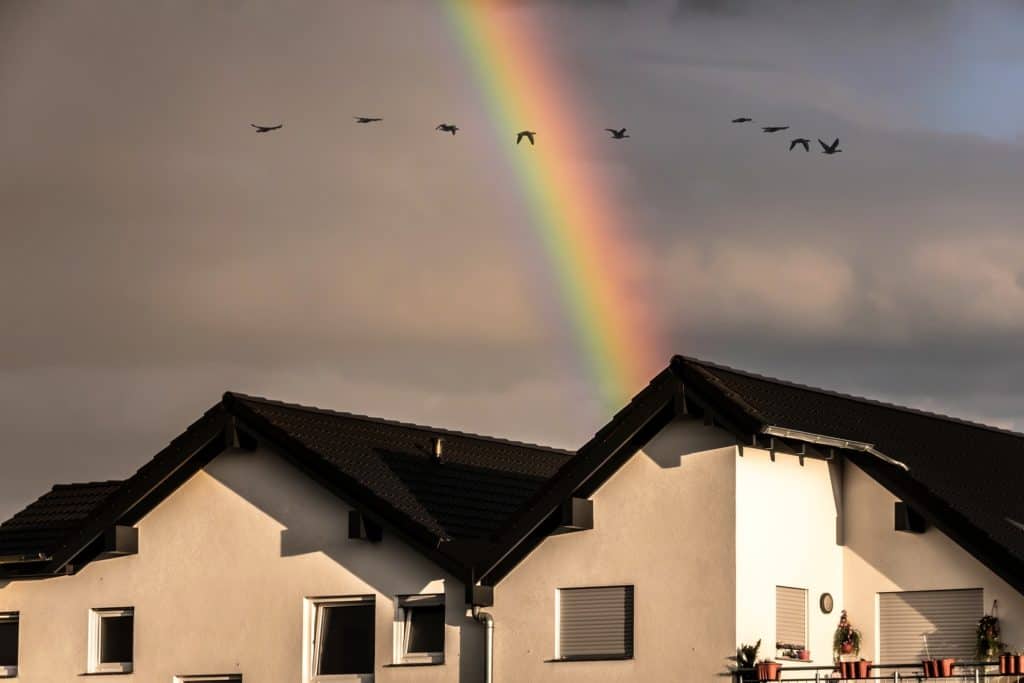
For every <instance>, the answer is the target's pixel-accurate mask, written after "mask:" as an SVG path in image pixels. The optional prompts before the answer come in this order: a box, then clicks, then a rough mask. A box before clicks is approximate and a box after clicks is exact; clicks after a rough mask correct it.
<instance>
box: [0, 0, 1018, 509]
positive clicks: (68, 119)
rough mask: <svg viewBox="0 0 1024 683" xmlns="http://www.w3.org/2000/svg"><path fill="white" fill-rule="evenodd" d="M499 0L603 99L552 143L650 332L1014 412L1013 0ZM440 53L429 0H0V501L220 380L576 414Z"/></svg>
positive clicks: (115, 444)
mask: <svg viewBox="0 0 1024 683" xmlns="http://www.w3.org/2000/svg"><path fill="white" fill-rule="evenodd" d="M500 13H501V14H502V15H503V16H505V17H507V18H509V19H515V18H516V17H517V16H520V15H522V16H528V17H529V19H530V21H531V22H533V23H534V24H535V25H537V26H541V27H543V29H544V33H543V35H542V36H541V38H542V39H543V42H544V47H545V52H546V54H548V55H549V56H550V59H551V60H553V61H552V64H553V68H554V67H555V66H557V73H558V74H560V78H562V79H564V81H565V83H564V85H565V92H566V93H570V94H571V98H572V101H573V102H574V103H575V105H576V106H575V109H574V112H575V115H576V116H578V119H579V122H580V125H581V126H582V125H588V126H589V125H594V124H593V122H600V125H598V126H596V127H595V128H594V130H593V131H591V132H589V133H587V135H590V137H591V138H592V144H591V145H588V146H586V147H585V148H584V150H583V152H582V154H581V158H579V159H576V160H573V163H579V164H584V165H586V166H587V168H589V169H592V170H593V172H594V173H595V175H597V176H599V177H601V178H605V179H607V180H608V182H609V186H610V190H609V192H611V193H612V196H611V199H610V201H614V202H615V203H616V206H617V208H618V210H619V213H620V215H621V216H622V220H623V222H624V225H621V226H619V227H620V229H621V230H622V232H623V234H625V235H627V236H628V240H629V243H630V245H631V248H632V249H633V250H634V251H635V254H634V256H636V258H637V259H639V263H640V264H641V266H642V267H641V269H640V273H641V275H640V278H641V280H642V282H640V283H639V286H638V288H637V296H638V297H644V298H645V300H649V303H650V305H651V307H652V308H653V309H654V310H655V311H656V313H657V316H658V326H657V327H658V329H657V330H655V329H652V331H651V334H652V335H654V334H657V335H658V336H659V337H660V338H659V339H658V340H657V341H658V343H659V346H661V347H663V348H666V349H670V350H671V352H676V353H684V354H687V355H693V356H698V357H701V358H704V359H708V360H713V361H717V362H721V363H724V364H728V365H732V366H735V367H740V368H744V369H748V370H753V371H756V372H760V373H763V374H768V375H772V376H779V377H784V378H787V379H792V380H796V381H800V382H804V383H808V384H812V385H816V386H824V387H827V388H831V389H836V390H840V391H844V392H848V393H853V394H858V395H867V396H871V397H874V398H879V399H882V400H886V401H892V402H896V403H900V404H904V405H911V406H915V407H920V408H924V409H927V410H933V411H937V412H942V413H946V414H953V415H957V416H961V417H965V418H969V419H974V420H979V421H983V422H986V423H989V424H993V425H997V426H1001V427H1006V428H1010V429H1016V430H1024V357H1022V355H1021V353H1020V351H1019V339H1020V338H1021V334H1022V333H1024V228H1022V221H1021V218H1020V216H1021V214H1022V209H1024V197H1022V195H1021V192H1020V189H1019V184H1020V178H1022V177H1024V116H1021V114H1020V112H1021V111H1022V110H1024V43H1022V42H1021V41H1019V40H1018V37H1019V35H1020V34H1021V32H1022V30H1024V9H1022V8H1021V7H1020V6H1019V5H1017V4H1016V3H1012V2H999V1H996V0H993V1H991V2H985V3H957V2H952V1H949V2H946V1H942V0H903V1H901V2H899V3H892V2H881V1H872V0H866V1H864V2H858V3H847V2H841V1H840V0H827V1H826V0H822V1H816V2H811V1H809V0H772V1H771V2H768V1H761V0H757V1H755V0H688V1H671V0H662V1H657V0H651V1H648V2H641V1H639V0H636V1H632V2H630V1H626V0H622V1H616V0H603V1H601V2H590V1H588V2H583V1H582V0H580V1H572V0H560V1H559V0H534V1H530V0H517V1H513V0H509V1H508V2H505V3H501V9H500ZM472 74H473V70H472V65H471V64H469V63H468V61H467V57H466V55H465V54H464V53H463V52H462V51H461V50H460V48H459V45H458V43H457V41H456V38H455V34H454V32H453V29H452V27H451V25H450V24H449V23H448V21H447V19H446V17H445V13H444V12H443V11H442V9H441V6H440V5H439V4H436V3H433V2H425V1H424V0H389V1H388V2H381V1H380V0H366V1H363V0H345V1H344V2H342V1H340V0H339V1H337V2H329V1H326V0H309V1H308V2H304V3H284V2H271V1H269V0H246V1H245V2H240V1H234V0H222V1H220V2H198V1H196V0H152V1H147V2H138V1H137V0H95V1H94V2H90V3H76V2H54V1H51V0H33V2H30V3H29V2H22V3H17V2H7V3H0V102H3V107H2V113H0V123H2V125H0V159H3V163H2V164H0V314H2V319H3V323H4V324H3V331H2V333H0V433H3V435H4V443H3V446H2V448H0V518H6V517H8V516H9V515H10V514H13V513H14V512H15V511H17V510H18V509H20V508H21V507H23V506H24V505H25V504H27V503H28V502H30V501H31V500H32V499H34V498H35V497H37V496H38V495H40V494H42V493H43V492H45V491H46V490H48V489H49V487H50V486H51V485H53V484H55V483H67V482H72V481H91V480H103V479H111V478H123V477H125V476H128V475H129V474H131V473H132V472H134V471H135V469H137V468H138V467H139V466H141V465H142V464H143V463H144V462H145V461H146V460H148V459H149V458H150V457H152V456H153V455H154V454H155V453H156V452H157V451H159V450H160V449H161V448H162V447H163V446H165V445H166V444H167V443H168V442H169V441H170V440H171V439H172V438H174V437H175V436H176V435H177V434H179V433H180V432H182V431H183V430H184V429H185V427H187V426H188V425H189V424H190V423H191V422H192V421H194V420H195V419H198V417H199V416H200V415H201V414H202V413H203V411H204V410H206V409H207V408H209V407H210V406H212V405H214V404H215V403H216V402H217V401H218V400H219V398H220V396H221V394H222V393H223V392H224V391H225V390H233V391H241V392H245V393H250V394H256V395H262V396H269V397H272V398H276V399H280V400H285V401H291V402H297V403H303V404H307V405H318V406H323V407H329V408H334V409H338V410H345V411H350V412H356V413H362V414H369V415H376V416H381V417H387V418H392V419H399V420H405V421H410V422H416V423H421V424H430V425H435V426H440V427H448V428H453V429H461V430H466V431H471V432H476V433H483V434H491V435H496V436H502V437H508V438H514V439H520V440H526V441H531V442H539V443H544V444H548V445H553V446H560V447H566V448H575V447H578V446H580V445H581V444H582V443H584V442H585V441H586V440H587V438H589V436H591V435H592V434H593V433H594V432H595V431H597V430H598V429H599V428H600V427H601V426H602V425H603V423H604V422H605V421H606V420H607V419H608V417H609V415H607V414H606V413H605V411H604V409H603V408H602V406H601V405H600V403H599V401H598V400H597V398H596V387H595V386H594V383H593V378H590V377H587V376H585V375H584V374H581V372H580V370H579V367H580V366H579V364H578V363H575V362H573V359H574V357H575V356H578V354H579V353H580V349H579V348H578V345H576V342H575V341H574V340H573V338H572V336H571V335H569V334H567V333H566V329H565V324H564V321H563V320H561V319H562V318H564V317H565V316H566V315H567V313H566V311H565V310H564V307H562V306H561V305H560V303H559V298H558V293H557V292H556V291H553V289H552V287H551V284H550V283H551V278H552V273H551V264H550V263H549V262H548V261H547V260H546V255H545V253H544V252H543V250H542V249H541V248H540V247H539V246H538V244H537V239H536V236H535V234H534V233H533V232H531V230H530V229H529V226H527V225H524V222H525V221H527V220H528V212H527V211H526V210H525V208H524V202H525V199H524V195H523V192H522V188H521V187H519V186H518V185H517V182H516V179H515V176H514V174H513V173H512V172H511V170H510V167H509V164H508V159H507V152H506V150H505V148H504V147H503V145H509V144H514V142H513V137H514V132H515V131H509V133H508V138H507V139H506V138H499V137H498V136H497V135H496V133H495V131H494V129H493V125H492V122H491V121H490V119H489V118H488V112H487V109H486V107H485V105H484V100H483V98H482V96H481V93H480V91H479V89H478V87H477V83H476V82H475V81H474V79H473V76H472ZM356 115H366V116H381V117H383V118H384V121H383V122H381V123H380V124H373V125H366V126H362V125H357V124H355V123H354V122H353V120H352V117H353V116H356ZM743 115H746V116H750V117H752V118H754V119H755V123H752V124H743V125H739V124H732V123H731V122H730V121H731V119H732V118H734V117H737V116H743ZM253 122H256V123H266V124H274V123H281V122H283V123H284V124H285V127H284V128H283V129H281V130H279V131H275V132H273V133H268V134H263V135H260V134H256V133H255V132H254V131H253V129H252V128H250V127H249V124H250V123H253ZM441 122H454V123H457V124H458V125H459V126H460V131H459V133H458V135H456V136H455V137H452V136H449V135H445V134H442V133H439V132H437V131H435V130H434V126H436V125H437V124H438V123H441ZM544 123H545V122H543V121H542V122H529V123H526V122H524V124H523V127H524V128H525V127H532V128H533V129H535V130H537V131H538V133H539V135H538V144H543V130H544V129H543V125H544ZM760 124H766V125H768V124H778V125H787V124H788V125H790V126H791V129H790V130H787V131H784V132H781V133H777V134H773V135H768V134H764V133H761V132H760V130H759V129H758V128H757V126H758V125H760ZM605 126H608V127H615V128H618V127H622V126H626V127H628V128H629V132H630V134H631V135H632V137H631V138H629V139H628V140H624V141H612V140H610V139H608V135H607V134H606V133H604V132H603V131H602V130H601V128H603V127H605ZM791 133H792V135H791ZM796 136H802V137H808V138H811V140H812V142H813V141H814V140H815V139H816V138H819V137H820V138H822V139H826V140H832V139H833V138H836V137H838V138H840V140H841V148H842V150H843V152H842V153H841V154H839V155H835V156H825V155H822V154H820V153H818V149H816V148H812V153H804V152H803V151H801V150H797V151H793V152H790V151H788V149H787V148H788V142H789V139H790V138H792V137H796ZM815 144H816V143H815ZM516 151H520V150H516ZM524 152H525V150H524ZM668 360H669V359H668V357H666V358H665V359H664V363H665V364H666V365H667V363H668ZM641 388H642V387H639V386H638V387H635V390H637V391H638V390H639V389H641Z"/></svg>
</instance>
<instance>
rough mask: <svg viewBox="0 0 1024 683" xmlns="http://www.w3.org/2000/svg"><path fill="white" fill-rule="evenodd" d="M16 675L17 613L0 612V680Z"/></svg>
mask: <svg viewBox="0 0 1024 683" xmlns="http://www.w3.org/2000/svg"><path fill="white" fill-rule="evenodd" d="M17 675H18V613H17V612H0V678H13V677H14V676H17Z"/></svg>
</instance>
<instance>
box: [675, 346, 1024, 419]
mask: <svg viewBox="0 0 1024 683" xmlns="http://www.w3.org/2000/svg"><path fill="white" fill-rule="evenodd" d="M678 357H679V358H682V359H683V360H684V361H686V362H688V363H695V364H697V365H701V366H706V367H709V368H715V369H716V370H724V371H726V372H733V373H735V374H737V375H744V376H746V377H751V378H753V379H758V380H761V381H764V382H772V383H774V384H781V385H783V386H787V387H791V388H794V389H801V390H803V391H810V392H814V393H816V394H823V395H825V396H832V397H833V398H842V399H846V400H848V401H856V402H858V403H864V404H867V405H871V406H876V407H879V408H888V409H890V410H899V411H901V412H904V413H910V414H912V415H917V416H919V417H926V418H929V419H932V420H941V421H943V422H952V423H954V424H959V425H963V426H965V427H973V428H975V429H981V430H985V431H989V432H995V433H996V434H1002V435H1004V436H1013V437H1017V438H1019V439H1024V432H1016V431H1014V430H1012V429H1005V428H1003V427H996V426H994V425H990V424H985V423H984V422H975V421H974V420H967V419H965V418H962V417H954V416H952V415H944V414H942V413H936V412H932V411H928V410H924V409H921V408H912V407H910V406H904V405H900V404H898V403H889V402H887V401H881V400H879V399H875V398H868V397H866V396H857V395H855V394H844V393H843V392H841V391H835V390H833V389H823V388H821V387H815V386H811V385H810V384H801V383H800V382H794V381H791V380H786V379H779V378H778V377H771V376H769V375H762V374H759V373H756V372H751V371H750V370H741V369H739V368H734V367H731V366H729V365H723V364H721V363H715V362H714V361H708V360H703V359H700V358H695V357H693V356H684V355H682V354H678Z"/></svg>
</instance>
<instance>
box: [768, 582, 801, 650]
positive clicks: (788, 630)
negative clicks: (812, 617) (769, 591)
mask: <svg viewBox="0 0 1024 683" xmlns="http://www.w3.org/2000/svg"><path fill="white" fill-rule="evenodd" d="M775 640H776V642H777V643H779V644H785V645H786V646H793V647H796V648H798V649H799V648H803V647H806V645H807V590H806V589H805V588H786V587H785V586H776V587H775Z"/></svg>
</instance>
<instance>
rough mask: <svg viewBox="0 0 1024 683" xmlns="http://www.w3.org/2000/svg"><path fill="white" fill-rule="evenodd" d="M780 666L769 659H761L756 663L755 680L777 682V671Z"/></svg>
mask: <svg viewBox="0 0 1024 683" xmlns="http://www.w3.org/2000/svg"><path fill="white" fill-rule="evenodd" d="M781 668H782V665H781V664H779V663H778V662H773V661H771V660H769V659H762V660H761V661H760V662H758V663H757V680H759V681H777V680H779V670H780V669H781Z"/></svg>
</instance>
